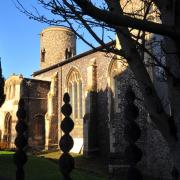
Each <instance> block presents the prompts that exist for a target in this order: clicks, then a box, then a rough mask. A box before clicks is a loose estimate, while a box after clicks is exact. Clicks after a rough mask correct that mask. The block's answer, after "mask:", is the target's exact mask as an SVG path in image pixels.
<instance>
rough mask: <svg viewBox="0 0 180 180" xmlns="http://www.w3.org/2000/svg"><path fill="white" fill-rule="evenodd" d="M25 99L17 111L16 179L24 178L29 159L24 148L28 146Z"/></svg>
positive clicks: (22, 179)
mask: <svg viewBox="0 0 180 180" xmlns="http://www.w3.org/2000/svg"><path fill="white" fill-rule="evenodd" d="M24 107H25V104H24V100H23V99H20V100H19V104H18V111H17V113H16V115H17V118H18V121H17V124H16V131H17V137H16V139H15V145H16V148H17V150H16V153H15V154H14V162H15V164H16V167H17V170H16V180H24V170H23V166H24V164H25V163H26V161H27V155H26V153H25V151H24V148H25V147H26V146H27V132H26V131H27V124H26V122H25V118H26V111H25V108H24Z"/></svg>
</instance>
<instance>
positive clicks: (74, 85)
mask: <svg viewBox="0 0 180 180" xmlns="http://www.w3.org/2000/svg"><path fill="white" fill-rule="evenodd" d="M67 89H68V93H69V95H70V99H71V100H70V103H71V105H72V110H73V112H72V118H73V119H82V118H83V102H82V100H83V98H82V96H83V91H82V80H81V76H80V73H79V72H78V71H77V70H76V69H73V70H72V71H71V72H70V74H69V76H68V79H67Z"/></svg>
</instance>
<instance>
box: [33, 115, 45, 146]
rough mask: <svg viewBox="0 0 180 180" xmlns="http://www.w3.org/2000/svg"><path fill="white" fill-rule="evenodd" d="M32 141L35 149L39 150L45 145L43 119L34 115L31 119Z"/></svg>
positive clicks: (41, 116)
mask: <svg viewBox="0 0 180 180" xmlns="http://www.w3.org/2000/svg"><path fill="white" fill-rule="evenodd" d="M33 141H34V143H33V144H34V145H35V146H36V147H35V148H38V149H41V148H44V145H45V119H44V116H43V115H36V116H35V117H34V119H33Z"/></svg>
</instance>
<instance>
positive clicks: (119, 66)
mask: <svg viewBox="0 0 180 180" xmlns="http://www.w3.org/2000/svg"><path fill="white" fill-rule="evenodd" d="M126 67H127V66H126V64H125V63H123V62H122V60H117V59H113V60H112V62H111V64H110V69H109V77H110V89H111V110H113V112H114V113H120V111H121V109H120V103H121V102H120V101H121V100H120V99H121V98H120V96H121V86H122V84H121V73H122V72H123V71H124V70H125V69H126Z"/></svg>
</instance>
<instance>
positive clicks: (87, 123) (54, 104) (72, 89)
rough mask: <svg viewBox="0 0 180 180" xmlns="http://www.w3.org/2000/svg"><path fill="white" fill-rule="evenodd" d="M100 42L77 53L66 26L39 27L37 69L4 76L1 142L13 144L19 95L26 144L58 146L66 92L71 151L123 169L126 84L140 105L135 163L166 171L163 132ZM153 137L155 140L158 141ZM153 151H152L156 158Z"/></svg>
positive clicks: (118, 63)
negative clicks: (29, 73) (139, 157)
mask: <svg viewBox="0 0 180 180" xmlns="http://www.w3.org/2000/svg"><path fill="white" fill-rule="evenodd" d="M112 43H113V42H112ZM112 43H110V44H109V45H112ZM102 48H103V47H97V48H95V49H92V50H89V51H86V52H84V53H81V54H76V36H75V34H74V33H73V32H72V31H71V30H70V29H68V28H65V27H48V28H46V29H44V30H43V31H42V32H41V34H40V54H41V55H40V69H39V70H37V71H36V72H34V73H33V75H32V76H33V77H32V78H31V79H30V78H25V77H23V76H22V75H12V76H10V77H9V78H8V79H7V80H6V82H5V87H4V89H5V94H6V99H5V102H4V104H3V105H2V107H1V108H0V141H3V142H6V143H7V146H8V147H9V148H13V147H14V139H15V137H16V130H15V125H16V123H17V117H16V112H17V109H18V102H19V99H20V98H23V99H24V100H25V106H26V112H27V124H28V145H29V149H32V150H44V149H45V150H49V149H50V150H51V149H57V148H58V146H59V145H58V144H59V139H60V137H61V136H62V131H61V129H60V123H61V121H62V119H63V114H62V113H61V107H62V106H63V103H64V102H63V95H64V93H65V92H68V93H69V95H70V103H71V106H72V115H71V118H72V120H73V121H74V129H73V130H72V133H71V136H72V137H73V140H74V147H73V149H72V152H76V153H83V154H84V155H85V156H95V155H99V156H102V157H104V158H106V159H107V161H108V166H109V170H110V171H114V170H115V169H118V168H121V169H122V171H123V169H124V168H127V162H126V160H125V158H124V152H125V148H126V146H127V141H126V140H125V138H124V127H125V124H126V122H125V118H124V107H125V105H126V99H125V93H126V90H127V87H128V86H129V85H130V86H131V87H132V89H133V91H134V92H135V94H136V100H135V104H136V105H137V106H138V109H139V116H138V118H137V120H136V121H137V123H138V124H139V127H140V129H141V137H140V139H139V140H138V142H137V145H138V146H139V147H140V148H141V150H142V152H143V157H142V160H141V162H140V163H139V165H138V166H139V167H140V168H141V169H143V171H144V172H145V173H147V174H148V173H149V174H150V175H151V174H153V175H154V176H156V177H159V176H160V174H161V175H162V177H169V169H170V168H171V162H170V160H169V155H168V150H167V147H166V146H165V145H164V146H162V144H165V143H164V141H163V140H162V137H160V135H159V134H158V132H157V131H156V130H154V128H153V126H152V125H150V121H148V120H147V119H148V114H147V112H146V110H145V108H144V105H143V98H142V95H141V92H140V90H139V88H138V85H137V82H136V80H135V78H134V76H133V73H132V72H131V71H130V69H129V68H128V65H127V63H126V61H125V60H123V59H122V58H121V59H120V58H118V57H117V56H115V55H113V54H111V53H105V52H103V51H101V50H102ZM154 137H157V139H158V138H159V139H160V140H158V142H157V139H156V138H154ZM159 142H161V148H162V147H165V148H162V149H163V152H162V154H161V156H160V155H159V153H158V152H160V150H159V149H158V148H159V147H160V145H159V144H158V143H159ZM156 145H157V146H156ZM150 151H151V152H150ZM152 157H156V160H157V161H156V163H154V160H153V158H152ZM162 157H163V158H164V159H163V158H162ZM164 164H166V166H165V165H164ZM160 167H161V168H160ZM157 169H158V170H161V172H159V171H158V172H157Z"/></svg>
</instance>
